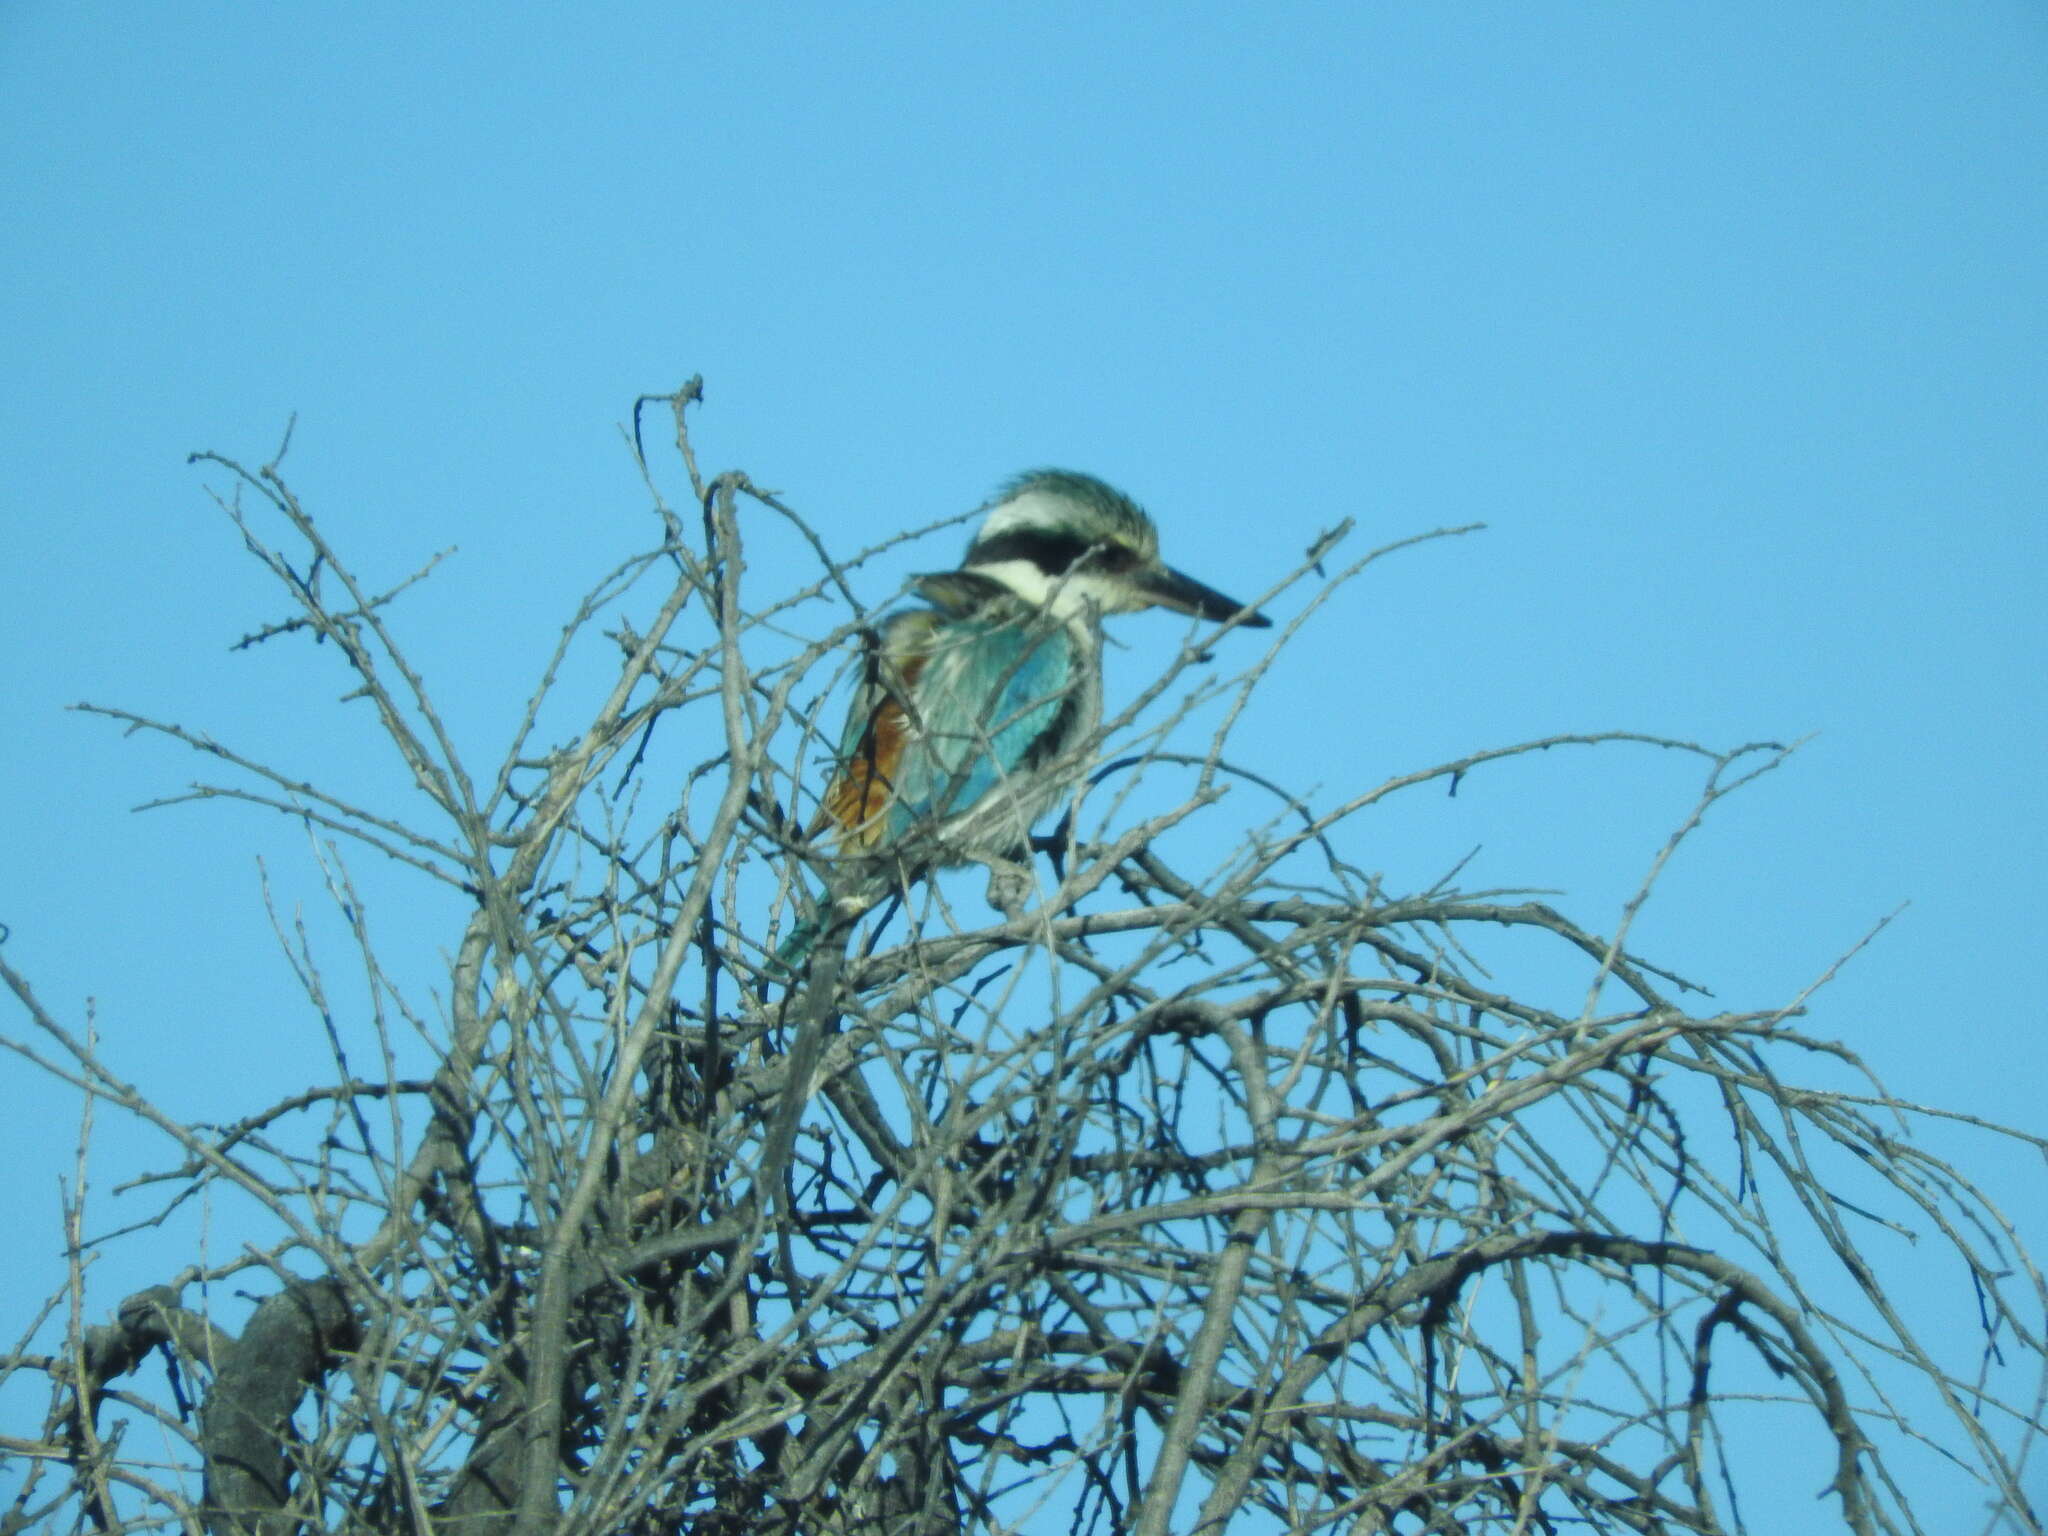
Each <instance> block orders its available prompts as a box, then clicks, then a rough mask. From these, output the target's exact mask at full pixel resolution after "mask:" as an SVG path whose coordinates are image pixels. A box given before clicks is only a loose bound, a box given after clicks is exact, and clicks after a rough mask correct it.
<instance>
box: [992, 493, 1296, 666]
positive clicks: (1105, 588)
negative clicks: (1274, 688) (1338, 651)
mask: <svg viewBox="0 0 2048 1536" xmlns="http://www.w3.org/2000/svg"><path fill="white" fill-rule="evenodd" d="M963 568H964V569H965V570H966V571H967V572H968V573H969V574H971V575H974V576H980V577H983V578H986V579H988V580H991V581H994V582H997V583H999V584H1000V585H1001V586H1003V587H1005V588H1007V589H1008V590H1009V591H1011V592H1014V593H1015V594H1016V595H1017V596H1019V597H1021V598H1023V599H1024V600H1025V601H1026V602H1028V603H1032V604H1036V605H1039V606H1042V607H1045V608H1048V609H1049V610H1050V611H1051V612H1052V613H1053V615H1054V616H1055V617H1058V618H1068V617H1071V616H1073V615H1075V614H1078V613H1080V612H1081V611H1082V610H1083V609H1084V608H1086V607H1093V608H1094V609H1095V610H1096V611H1097V612H1098V613H1136V612H1137V611H1138V610H1139V609H1141V608H1155V607H1157V608H1171V609H1173V610H1174V611H1175V612H1177V613H1189V614H1194V615H1195V616H1197V617H1198V618H1204V619H1216V620H1219V621H1220V620H1223V619H1229V618H1237V620H1238V622H1239V623H1240V624H1244V625H1247V626H1250V627H1252V628H1264V627H1265V626H1267V625H1268V624H1270V623H1272V620H1271V619H1268V618H1267V617H1266V616H1265V615H1264V614H1262V613H1250V612H1247V611H1246V609H1245V605H1244V604H1243V603H1240V602H1238V601H1237V600H1236V599H1235V598H1230V597H1225V596H1224V595H1223V594H1222V593H1221V592H1218V591H1217V590H1216V589H1215V588H1214V587H1209V586H1204V585H1203V584H1202V583H1201V582H1199V581H1196V580H1195V579H1194V578H1193V577H1192V576H1184V575H1182V574H1181V573H1180V572H1179V571H1176V570H1175V569H1173V567H1172V566H1170V565H1168V564H1166V563H1165V562H1164V561H1163V560H1161V559H1160V558H1159V530H1158V529H1157V528H1155V527H1153V526H1152V519H1151V518H1149V517H1147V516H1146V515H1145V511H1144V509H1143V508H1142V507H1140V506H1139V505H1138V504H1137V503H1136V502H1134V501H1132V500H1131V499H1130V497H1128V496H1126V495H1124V494H1123V492H1121V491H1119V490H1117V489H1116V488H1115V487H1113V486H1110V485H1107V484H1105V483H1104V482H1102V481H1100V480H1098V479H1096V478H1095V477H1094V476H1093V475H1083V474H1078V473H1076V472H1075V471H1073V470H1067V469H1038V470H1033V471H1031V472H1030V473H1029V474H1024V475H1019V476H1018V477H1017V478H1016V479H1015V480H1012V481H1011V482H1010V483H1009V484H1008V485H1006V486H1005V487H1003V489H1002V491H1001V492H1000V493H999V494H998V495H997V498H996V502H995V505H994V507H993V508H992V509H991V510H990V512H989V514H988V519H987V521H985V522H984V523H983V524H982V525H981V531H980V532H979V533H977V534H976V535H975V536H974V542H973V543H972V544H970V545H968V547H967V558H966V560H965V561H964V562H963ZM1240 615H1241V617H1240Z"/></svg>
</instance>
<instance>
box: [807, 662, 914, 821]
mask: <svg viewBox="0 0 2048 1536" xmlns="http://www.w3.org/2000/svg"><path fill="white" fill-rule="evenodd" d="M925 660H926V658H925V657H924V656H923V655H922V654H919V653H917V652H912V653H910V654H908V655H905V656H901V657H898V658H895V659H893V660H885V659H884V658H882V657H880V656H877V657H874V658H873V659H871V660H870V662H869V664H868V667H869V670H868V676H867V678H866V680H865V681H864V682H863V683H862V684H861V688H860V692H859V694H858V695H857V696H856V697H855V699H854V704H853V708H854V714H855V717H856V718H859V717H860V716H862V715H865V717H866V718H865V719H864V720H861V721H860V724H859V729H858V734H856V733H855V729H854V724H855V722H854V720H849V721H848V722H847V727H848V729H847V738H848V740H849V742H850V749H848V750H846V751H845V754H844V756H842V757H841V759H840V762H839V771H838V772H837V773H835V774H834V775H833V776H832V782H831V783H830V784H829V785H827V786H826V789H825V798H824V802H823V807H822V809H821V810H820V812H819V815H818V818H817V820H816V821H814V822H813V823H812V824H811V836H813V837H816V836H818V835H819V834H820V833H821V832H824V831H826V830H827V829H836V830H837V832H838V834H839V847H840V850H841V851H842V852H846V853H865V852H867V851H868V850H869V849H871V848H873V847H875V845H876V844H878V843H879V842H881V841H882V837H883V834H884V833H885V832H886V831H887V830H888V826H889V804H890V801H891V800H892V799H893V798H894V796H895V788H896V776H897V769H898V767H899V765H900V764H901V763H902V761H903V749H904V747H905V746H906V745H907V744H908V742H909V740H910V733H911V721H910V714H909V711H908V710H907V709H906V708H905V704H904V695H905V694H906V693H908V692H909V691H911V690H912V689H914V688H916V686H917V679H918V675H919V674H920V673H922V672H923V671H924V666H925ZM885 667H886V668H887V669H888V671H889V672H890V673H892V674H893V676H891V677H888V678H885V677H884V676H883V669H884V668H885Z"/></svg>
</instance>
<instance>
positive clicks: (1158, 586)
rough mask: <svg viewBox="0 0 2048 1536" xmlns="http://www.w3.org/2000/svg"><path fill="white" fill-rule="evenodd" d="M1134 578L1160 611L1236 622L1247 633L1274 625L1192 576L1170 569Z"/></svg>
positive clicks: (1155, 569) (1162, 567) (1158, 568)
mask: <svg viewBox="0 0 2048 1536" xmlns="http://www.w3.org/2000/svg"><path fill="white" fill-rule="evenodd" d="M1133 575H1134V576H1135V578H1136V581H1137V585H1138V590H1139V591H1141V592H1143V593H1144V594H1145V596H1147V597H1149V598H1150V599H1151V600H1152V601H1153V602H1155V603H1157V604H1158V605H1159V606H1160V607H1162V608H1171V609H1173V611H1174V612H1176V613H1191V614H1193V615H1194V616H1195V617H1196V618H1198V619H1214V620H1216V621H1217V622H1218V623H1221V622H1222V621H1223V620H1225V619H1236V620H1237V622H1238V623H1240V624H1242V625H1243V626H1244V627H1245V628H1247V629H1265V628H1268V627H1269V626H1270V625H1271V624H1272V622H1273V621H1272V620H1271V619H1269V618H1267V617H1266V616H1265V615H1264V614H1263V613H1253V612H1251V611H1249V610H1247V609H1246V607H1245V605H1244V604H1243V603H1240V602H1239V601H1238V600H1237V599H1236V598H1234V597H1225V596H1224V595H1223V594H1222V593H1221V592H1218V591H1217V590H1216V589H1215V588H1214V587H1205V586H1203V585H1202V583H1200V582H1199V581H1197V580H1195V578H1194V577H1192V576H1183V575H1182V574H1181V573H1180V572H1179V571H1176V570H1175V569H1174V568H1173V567H1172V566H1170V565H1160V566H1154V567H1153V568H1152V569H1150V570H1145V571H1137V572H1134V573H1133Z"/></svg>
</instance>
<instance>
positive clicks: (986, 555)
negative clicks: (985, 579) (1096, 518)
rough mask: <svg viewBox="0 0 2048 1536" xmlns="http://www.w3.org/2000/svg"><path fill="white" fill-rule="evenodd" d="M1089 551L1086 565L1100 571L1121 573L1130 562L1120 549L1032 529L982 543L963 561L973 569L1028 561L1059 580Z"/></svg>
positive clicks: (1069, 535)
mask: <svg viewBox="0 0 2048 1536" xmlns="http://www.w3.org/2000/svg"><path fill="white" fill-rule="evenodd" d="M1091 550H1092V551H1093V552H1094V558H1093V559H1092V560H1091V561H1090V562H1089V564H1090V565H1091V566H1093V567H1095V568H1098V569H1101V570H1110V571H1115V570H1124V569H1126V568H1128V567H1129V566H1130V564H1131V561H1132V555H1131V552H1130V551H1129V550H1127V549H1124V548H1123V547H1121V546H1120V545H1116V544H1090V543H1089V542H1088V541H1087V540H1086V539H1082V538H1077V537H1075V536H1074V535H1073V534H1071V533H1045V532H1042V531H1040V530H1038V529H1035V528H1016V529H1012V530H1011V531H1010V532H1008V533H999V534H997V535H996V536H995V537H994V538H992V539H983V540H981V541H980V542H979V543H977V544H976V545H975V546H974V547H973V548H972V549H970V550H969V551H968V552H967V558H968V559H969V561H971V562H972V563H973V564H975V565H993V564H995V563H996V562H997V561H998V560H1029V561H1030V562H1031V563H1032V564H1033V565H1035V566H1037V567H1038V568H1039V569H1040V570H1041V571H1043V572H1045V574H1046V575H1048V576H1063V575H1065V574H1066V573H1067V572H1068V571H1069V570H1071V569H1073V566H1074V562H1075V561H1077V560H1079V559H1080V558H1081V557H1082V556H1083V555H1086V554H1088V553H1089V552H1090V551H1091Z"/></svg>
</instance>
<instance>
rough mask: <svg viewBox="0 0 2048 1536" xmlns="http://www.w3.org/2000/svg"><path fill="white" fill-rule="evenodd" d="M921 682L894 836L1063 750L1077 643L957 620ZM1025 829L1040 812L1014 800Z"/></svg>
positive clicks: (1056, 630)
mask: <svg viewBox="0 0 2048 1536" xmlns="http://www.w3.org/2000/svg"><path fill="white" fill-rule="evenodd" d="M936 639H937V643H936V644H934V645H933V647H932V650H931V652H930V655H929V659H928V660H927V662H926V664H925V667H924V669H923V671H922V673H921V674H920V675H919V677H918V680H917V686H916V689H915V695H916V696H915V701H914V702H915V704H916V706H917V714H918V719H917V726H916V729H915V735H914V738H913V739H912V741H911V742H910V743H909V745H908V746H907V747H906V748H905V750H904V754H903V761H902V764H901V767H900V769H899V771H898V774H897V780H896V793H895V803H894V805H893V806H892V807H891V813H890V823H891V832H892V834H894V835H897V836H901V835H903V834H904V833H906V832H908V831H909V830H910V829H911V828H913V827H914V826H916V825H917V824H918V823H920V822H923V821H927V820H930V819H934V818H943V817H946V816H951V815H955V814H957V813H960V812H963V811H966V810H968V809H970V808H971V807H973V806H975V805H977V804H979V803H980V802H981V801H982V800H983V798H984V797H986V796H988V795H991V794H1000V793H1002V792H1003V789H1004V786H1005V784H1006V782H1008V781H1009V780H1010V779H1012V778H1013V777H1015V776H1021V775H1024V774H1027V773H1029V772H1030V771H1031V770H1032V769H1033V768H1035V767H1036V766H1037V765H1038V764H1039V763H1041V762H1043V761H1044V760H1045V758H1046V757H1047V756H1049V755H1051V753H1052V752H1055V751H1057V750H1058V749H1059V746H1060V744H1061V741H1062V739H1063V737H1064V735H1065V734H1066V733H1065V732H1064V731H1063V730H1062V729H1061V726H1062V723H1063V719H1064V718H1066V717H1070V716H1071V715H1072V713H1073V709H1072V702H1071V700H1072V694H1073V688H1074V666H1075V660H1076V658H1075V654H1074V652H1075V645H1074V639H1073V636H1072V635H1071V634H1070V633H1069V631H1068V630H1067V628H1066V626H1064V625H1061V624H1051V625H1047V624H1035V623H1023V624H1020V623H1017V622H1015V621H1014V620H1012V621H1010V622H1003V621H1001V620H996V621H990V620H986V619H979V618H975V619H958V620H954V621H952V622H950V623H946V624H942V625H941V626H940V627H939V634H938V636H937V637H936ZM1018 809H1019V815H1020V820H1021V821H1023V822H1026V823H1028V822H1029V820H1030V819H1032V817H1034V816H1035V815H1036V812H1037V810H1038V809H1039V807H1037V806H1035V805H1030V804H1028V803H1020V805H1019V807H1018Z"/></svg>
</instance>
